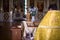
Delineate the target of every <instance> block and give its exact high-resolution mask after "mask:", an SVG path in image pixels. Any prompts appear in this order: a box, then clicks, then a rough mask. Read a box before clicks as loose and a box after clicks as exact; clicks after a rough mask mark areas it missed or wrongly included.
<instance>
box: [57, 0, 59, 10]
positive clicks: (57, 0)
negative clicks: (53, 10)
mask: <svg viewBox="0 0 60 40" xmlns="http://www.w3.org/2000/svg"><path fill="white" fill-rule="evenodd" d="M57 8H58V9H59V0H57Z"/></svg>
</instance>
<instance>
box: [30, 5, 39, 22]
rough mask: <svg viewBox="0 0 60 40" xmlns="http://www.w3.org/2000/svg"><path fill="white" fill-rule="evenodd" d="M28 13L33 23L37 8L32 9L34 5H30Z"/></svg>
mask: <svg viewBox="0 0 60 40" xmlns="http://www.w3.org/2000/svg"><path fill="white" fill-rule="evenodd" d="M29 12H30V14H31V21H32V22H34V21H35V16H36V14H37V12H38V8H37V7H34V5H31V7H30V8H29Z"/></svg>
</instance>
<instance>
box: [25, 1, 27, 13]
mask: <svg viewBox="0 0 60 40" xmlns="http://www.w3.org/2000/svg"><path fill="white" fill-rule="evenodd" d="M25 14H27V0H25Z"/></svg>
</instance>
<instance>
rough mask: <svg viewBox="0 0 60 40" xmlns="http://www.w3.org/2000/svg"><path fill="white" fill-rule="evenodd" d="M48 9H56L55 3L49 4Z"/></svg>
mask: <svg viewBox="0 0 60 40" xmlns="http://www.w3.org/2000/svg"><path fill="white" fill-rule="evenodd" d="M48 9H49V10H57V5H56V4H50V6H49V8H48Z"/></svg>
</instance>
